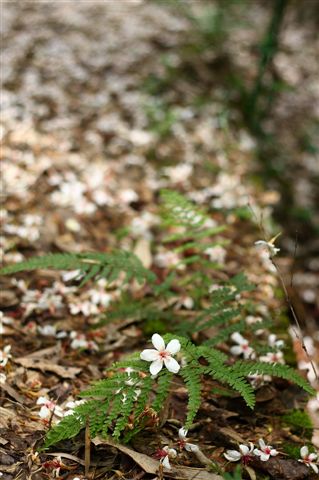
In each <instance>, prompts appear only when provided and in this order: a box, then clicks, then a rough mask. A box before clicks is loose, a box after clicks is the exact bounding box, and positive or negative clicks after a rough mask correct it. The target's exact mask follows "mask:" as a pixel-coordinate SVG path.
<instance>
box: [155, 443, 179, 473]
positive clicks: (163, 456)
mask: <svg viewBox="0 0 319 480" xmlns="http://www.w3.org/2000/svg"><path fill="white" fill-rule="evenodd" d="M154 456H155V458H157V460H159V461H160V463H161V464H162V465H163V467H165V468H166V469H167V470H171V465H170V463H169V459H170V458H176V457H177V452H176V450H175V449H174V448H169V447H167V446H165V447H163V448H159V449H158V450H157V452H156V453H155V455H154Z"/></svg>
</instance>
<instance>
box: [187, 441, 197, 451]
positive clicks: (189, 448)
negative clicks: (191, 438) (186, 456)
mask: <svg viewBox="0 0 319 480" xmlns="http://www.w3.org/2000/svg"><path fill="white" fill-rule="evenodd" d="M185 450H187V451H188V452H193V453H196V452H198V451H199V448H198V446H197V445H194V443H186V444H185Z"/></svg>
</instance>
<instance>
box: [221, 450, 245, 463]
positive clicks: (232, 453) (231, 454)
mask: <svg viewBox="0 0 319 480" xmlns="http://www.w3.org/2000/svg"><path fill="white" fill-rule="evenodd" d="M224 457H225V458H227V460H229V461H230V462H238V460H240V459H241V454H240V453H239V452H237V450H227V452H226V453H224Z"/></svg>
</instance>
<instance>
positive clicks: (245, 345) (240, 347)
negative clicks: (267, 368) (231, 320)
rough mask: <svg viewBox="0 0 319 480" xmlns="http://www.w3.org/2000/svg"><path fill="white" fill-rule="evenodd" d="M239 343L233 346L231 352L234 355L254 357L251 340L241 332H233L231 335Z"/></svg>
mask: <svg viewBox="0 0 319 480" xmlns="http://www.w3.org/2000/svg"><path fill="white" fill-rule="evenodd" d="M230 338H231V339H232V340H233V342H235V343H237V345H235V346H233V347H231V349H230V352H231V353H232V354H233V355H242V354H243V355H244V358H245V359H247V358H252V354H253V353H254V350H253V349H252V348H251V347H250V346H249V342H248V340H247V339H246V338H244V337H243V336H242V335H241V334H240V333H239V332H234V333H232V335H231V337H230Z"/></svg>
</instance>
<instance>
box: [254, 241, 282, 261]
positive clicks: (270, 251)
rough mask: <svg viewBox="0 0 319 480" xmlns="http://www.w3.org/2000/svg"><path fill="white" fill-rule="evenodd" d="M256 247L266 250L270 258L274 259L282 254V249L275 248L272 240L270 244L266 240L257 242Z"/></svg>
mask: <svg viewBox="0 0 319 480" xmlns="http://www.w3.org/2000/svg"><path fill="white" fill-rule="evenodd" d="M255 245H256V247H261V248H262V249H266V250H267V252H268V254H269V257H270V258H272V257H274V256H275V255H277V253H278V252H280V248H277V247H275V245H274V244H273V242H272V241H271V240H270V241H269V242H266V241H265V240H258V241H257V242H255Z"/></svg>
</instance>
